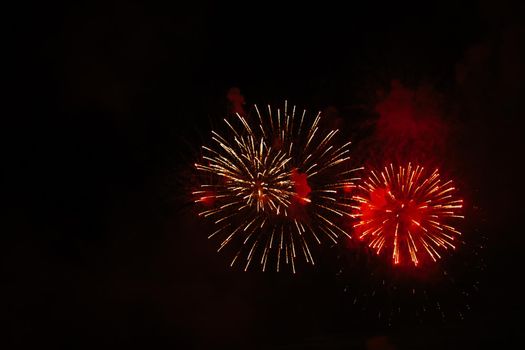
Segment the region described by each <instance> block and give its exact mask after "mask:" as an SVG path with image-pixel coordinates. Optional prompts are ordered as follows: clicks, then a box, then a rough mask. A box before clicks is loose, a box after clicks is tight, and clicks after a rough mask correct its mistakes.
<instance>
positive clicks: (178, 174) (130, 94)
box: [0, 1, 525, 349]
mask: <svg viewBox="0 0 525 350" xmlns="http://www.w3.org/2000/svg"><path fill="white" fill-rule="evenodd" d="M517 3H519V2H516V3H512V2H508V1H478V2H476V1H474V2H459V1H436V2H426V1H408V2H404V1H400V2H397V1H396V2H393V1H388V2H355V3H353V2H348V3H345V4H344V5H342V4H331V3H328V2H312V4H310V5H308V4H304V3H303V4H300V5H296V6H293V7H292V6H284V5H283V4H280V3H277V4H270V3H267V2H261V3H249V2H241V3H232V2H227V3H226V2H223V3H218V2H217V3H214V2H201V1H192V2H190V3H189V4H185V5H182V4H179V2H178V1H166V2H158V3H155V4H153V2H148V1H143V2H141V1H87V2H76V1H75V2H71V3H69V4H50V3H48V2H39V3H38V4H36V5H34V6H29V5H27V7H19V8H17V9H13V10H12V12H11V13H7V14H8V15H9V16H11V17H12V19H13V21H12V22H13V23H12V24H11V23H10V24H9V28H10V30H9V31H8V36H9V38H8V40H7V42H8V44H9V47H10V46H11V44H12V46H13V50H11V49H10V50H7V51H8V52H6V55H7V56H8V57H9V58H12V60H9V61H10V64H9V66H7V68H8V71H9V72H8V75H7V79H6V80H5V81H6V82H8V83H7V84H6V87H7V89H8V90H9V94H8V95H7V96H8V99H7V100H8V101H7V104H6V109H5V112H4V115H3V121H4V124H3V125H4V126H3V128H2V131H4V133H5V134H4V135H3V136H2V141H4V147H3V153H4V154H5V156H4V157H3V164H4V167H3V168H4V171H3V172H4V173H5V175H6V176H5V179H6V180H7V181H6V183H7V186H6V189H5V191H2V197H3V199H4V203H5V209H4V210H3V216H2V221H3V224H4V225H3V227H5V228H4V229H2V237H3V239H2V241H3V243H2V244H1V248H0V249H1V258H2V262H3V264H2V265H3V271H4V273H3V280H4V282H3V283H2V285H3V288H2V289H3V293H2V294H4V297H3V298H2V299H3V304H4V306H3V307H2V309H1V311H0V314H1V317H2V318H3V319H4V320H5V323H4V326H2V328H3V331H4V332H5V333H6V336H3V337H2V341H7V342H8V343H9V344H10V345H11V344H12V345H15V346H24V345H34V346H35V345H38V346H43V345H44V344H54V345H57V346H59V347H60V346H68V347H70V348H78V347H82V346H86V347H92V346H104V345H115V346H130V345H131V346H133V345H136V346H140V347H143V348H144V347H148V348H149V347H154V348H155V347H158V346H159V345H164V344H167V345H171V346H179V348H187V349H191V348H195V349H201V348H203V349H215V348H236V347H239V348H245V349H248V348H263V349H273V348H278V349H302V348H309V349H343V348H344V349H353V348H357V349H366V348H367V345H366V344H368V348H374V349H383V348H385V349H386V348H388V347H387V346H382V344H381V342H382V341H385V340H384V339H388V340H387V341H388V342H389V343H390V344H391V345H392V346H393V347H394V348H396V349H422V348H430V349H434V348H436V349H437V348H443V347H445V348H454V349H456V348H457V349H459V348H461V349H470V348H479V347H481V345H482V344H491V345H492V346H493V347H501V344H503V343H504V342H510V341H511V340H514V339H515V340H517V341H520V342H523V338H522V336H519V337H518V335H519V333H520V332H522V331H523V329H522V328H523V327H522V324H521V323H522V322H521V320H522V317H523V311H524V310H523V299H522V295H523V294H522V287H521V281H520V278H521V276H522V275H523V272H522V269H521V267H522V259H523V254H521V251H522V247H523V244H524V240H523V234H522V233H523V228H522V226H520V225H522V224H523V223H522V218H523V201H522V200H521V198H522V197H521V194H522V192H523V189H522V188H523V186H522V181H521V180H520V177H521V173H520V169H519V168H520V166H521V164H520V162H521V160H522V159H521V158H522V157H521V155H520V154H521V151H522V149H523V142H522V139H523V136H522V132H521V130H522V128H521V125H522V118H523V114H524V108H523V91H524V89H523V88H524V85H523V81H525V76H524V68H523V62H524V61H525V57H524V54H523V52H524V48H525V47H524V46H525V44H524V43H525V29H524V25H523V23H522V22H523V21H522V16H521V14H522V13H523V6H519V5H517ZM11 78H12V79H11ZM393 80H397V81H400V82H401V83H402V84H403V85H404V86H406V87H407V88H409V89H417V88H418V87H420V86H422V85H425V86H430V87H432V89H433V91H436V93H437V94H439V96H441V99H442V101H444V102H443V104H444V105H445V106H446V108H444V110H446V111H447V115H446V117H445V120H446V123H447V124H449V125H452V126H453V130H454V134H453V137H452V138H451V144H450V145H449V146H447V147H448V148H447V150H448V151H450V152H449V153H447V156H446V157H445V158H446V159H445V161H444V162H445V163H447V162H448V164H450V165H453V166H454V167H456V169H457V171H456V173H458V174H459V177H460V183H464V184H466V185H465V186H464V187H465V188H467V189H468V192H469V196H470V198H472V201H473V202H475V203H476V206H477V207H478V208H480V209H479V214H478V215H476V218H475V220H474V219H473V220H474V221H473V222H472V221H471V222H469V227H476V229H477V230H479V231H480V232H482V234H483V235H484V236H486V237H487V249H486V251H485V252H484V253H483V254H484V256H485V260H486V263H487V269H485V270H484V271H483V272H482V273H481V275H480V276H479V278H480V280H481V282H482V283H481V290H480V292H479V294H478V295H477V296H476V297H475V300H474V301H473V305H474V306H473V310H472V312H471V314H469V315H467V317H466V319H465V320H464V321H462V322H452V323H448V322H438V321H435V320H434V321H432V320H429V321H425V322H424V323H423V324H421V325H419V326H417V327H416V326H414V325H410V324H403V323H400V324H397V325H394V326H392V327H387V326H385V325H381V324H380V323H379V322H371V321H370V320H369V319H368V318H366V319H365V318H361V317H362V315H360V314H355V313H352V312H350V311H349V310H348V309H347V308H346V307H344V305H346V304H347V302H346V301H345V294H344V293H343V292H342V291H341V290H342V286H341V282H340V281H338V279H337V278H336V276H335V273H334V271H335V270H332V269H331V268H328V267H327V268H320V269H318V270H313V271H306V272H303V273H300V274H298V275H297V276H292V275H289V274H287V273H282V274H275V273H267V274H262V273H259V272H256V271H253V272H250V273H241V272H239V271H237V270H232V269H230V268H229V267H228V260H227V257H224V256H222V255H218V254H215V251H214V249H215V245H214V243H216V242H210V241H208V240H207V239H206V230H207V226H206V223H204V222H201V221H199V220H198V219H197V218H196V217H195V215H194V214H195V208H194V207H193V206H192V205H191V204H190V203H189V200H190V198H189V196H188V190H189V188H190V187H191V170H190V169H191V164H192V163H193V162H194V161H195V158H196V157H197V156H198V152H197V150H198V147H199V146H200V144H201V142H203V141H206V140H207V137H208V135H209V132H210V129H211V126H212V125H215V124H216V123H217V122H218V121H219V120H220V119H221V118H222V116H223V115H224V114H225V113H227V111H228V109H227V106H228V104H227V99H226V94H227V91H228V89H229V88H231V87H239V88H240V89H241V93H242V94H243V95H244V97H245V99H246V101H247V103H249V104H251V103H261V104H265V103H281V102H282V101H283V100H284V99H288V100H290V101H293V103H296V104H298V105H300V106H304V107H306V108H309V109H320V110H327V109H328V110H331V111H335V112H334V113H335V114H336V115H337V116H338V118H340V119H341V120H342V121H343V125H344V126H343V130H345V131H346V132H348V133H349V135H351V136H352V137H355V138H357V139H359V137H360V130H362V128H363V125H368V124H367V122H369V121H370V120H374V112H373V111H374V105H375V104H376V103H377V102H378V98H379V97H378V96H380V92H381V91H388V89H389V87H390V85H391V82H392V81H393ZM7 107H9V108H7ZM445 302H446V300H445ZM4 332H3V333H4ZM374 337H375V339H376V340H370V339H372V338H374ZM377 337H386V338H377ZM374 342H375V343H374ZM374 344H375V345H374ZM383 345H384V344H383ZM6 348H9V347H6Z"/></svg>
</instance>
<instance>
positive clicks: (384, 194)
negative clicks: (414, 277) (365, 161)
mask: <svg viewBox="0 0 525 350" xmlns="http://www.w3.org/2000/svg"><path fill="white" fill-rule="evenodd" d="M426 174H428V172H426V171H425V169H424V168H423V167H421V166H419V165H417V166H415V167H414V166H413V165H411V164H410V163H408V165H407V166H399V167H397V168H395V167H394V166H393V165H392V164H390V166H386V167H385V168H384V169H383V171H381V172H380V173H378V172H376V171H374V170H371V171H370V172H369V176H368V177H366V178H365V179H364V180H363V182H362V184H359V185H358V190H359V191H361V192H362V193H360V194H358V195H355V196H354V197H353V198H354V200H356V201H358V202H359V203H360V205H358V206H355V207H354V209H355V211H354V214H353V216H354V217H356V218H358V220H359V221H358V222H357V223H356V224H355V225H354V230H355V234H356V235H357V237H358V238H359V239H360V240H363V241H366V242H367V243H368V246H369V247H370V248H372V249H373V250H375V251H376V253H377V254H380V253H381V252H387V253H388V254H389V255H390V256H391V257H392V262H393V263H394V264H395V265H397V264H400V263H402V262H403V261H408V260H409V261H411V262H412V264H413V265H414V266H420V265H421V262H422V261H423V260H428V258H430V259H431V260H432V261H434V262H435V261H437V259H440V258H441V255H440V250H443V249H445V250H446V249H455V247H456V243H455V241H456V240H457V237H458V236H460V235H461V233H460V232H459V231H458V230H457V229H456V228H454V227H453V226H451V225H450V224H449V221H451V220H454V219H457V218H463V216H461V215H458V214H459V211H460V210H461V208H462V207H463V200H461V199H458V198H457V197H456V189H455V187H454V186H453V183H452V181H447V182H444V181H442V180H441V179H440V175H439V172H438V170H437V169H436V170H434V171H433V172H432V173H431V174H430V175H428V176H427V175H426Z"/></svg>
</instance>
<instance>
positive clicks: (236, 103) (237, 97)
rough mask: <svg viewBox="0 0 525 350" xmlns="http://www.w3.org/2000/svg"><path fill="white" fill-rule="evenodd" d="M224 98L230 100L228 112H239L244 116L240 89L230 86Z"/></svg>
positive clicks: (243, 102)
mask: <svg viewBox="0 0 525 350" xmlns="http://www.w3.org/2000/svg"><path fill="white" fill-rule="evenodd" d="M226 98H227V99H228V101H229V102H230V106H229V112H230V113H232V114H236V113H239V115H241V116H245V115H246V112H245V111H244V107H243V106H244V104H245V103H246V102H245V101H244V96H243V95H241V90H240V89H239V88H236V87H232V88H230V89H229V90H228V94H227V95H226Z"/></svg>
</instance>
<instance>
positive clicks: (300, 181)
mask: <svg viewBox="0 0 525 350" xmlns="http://www.w3.org/2000/svg"><path fill="white" fill-rule="evenodd" d="M292 181H293V184H294V190H295V193H296V196H297V199H298V201H299V203H302V204H306V203H308V195H309V194H310V192H312V188H311V187H310V185H308V181H307V179H306V174H303V173H301V172H299V171H297V169H293V170H292Z"/></svg>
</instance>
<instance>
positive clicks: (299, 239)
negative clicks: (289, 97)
mask: <svg viewBox="0 0 525 350" xmlns="http://www.w3.org/2000/svg"><path fill="white" fill-rule="evenodd" d="M254 110H255V113H252V115H248V116H242V115H240V114H237V115H236V119H234V120H227V119H224V122H225V123H226V125H227V133H225V134H223V135H221V134H219V133H218V132H215V131H212V140H213V142H214V143H213V145H212V146H210V147H208V146H203V148H202V149H203V156H202V160H201V162H200V163H196V164H195V167H196V169H197V170H198V172H199V173H200V174H201V176H203V177H202V183H201V185H200V188H199V189H198V190H197V191H194V192H193V194H194V195H195V196H196V197H197V199H196V200H195V201H196V202H200V203H203V204H204V205H207V206H208V208H206V210H204V211H202V212H200V213H199V215H200V216H203V217H206V218H210V219H212V220H213V222H214V223H215V224H216V225H217V227H218V228H217V229H216V230H215V232H213V233H212V234H211V235H210V236H209V238H211V237H214V236H222V237H223V238H222V241H221V244H220V246H219V249H218V250H219V251H220V250H222V249H223V248H224V247H226V246H229V245H233V246H235V247H236V249H237V253H235V256H234V258H233V260H232V262H231V265H232V266H233V265H234V264H235V263H236V262H237V261H240V260H242V259H243V258H242V257H245V262H244V270H245V271H246V270H247V269H248V267H249V266H250V264H251V263H252V262H253V261H254V260H256V261H258V263H259V264H260V265H261V267H262V270H263V271H264V270H265V269H266V268H267V264H268V261H269V260H270V259H272V258H273V259H274V261H275V267H276V270H277V271H279V269H280V266H281V265H282V264H283V262H284V263H286V264H290V265H291V268H292V271H293V272H295V271H296V266H295V259H296V257H297V256H299V255H302V256H303V257H304V259H305V260H306V262H308V263H310V264H312V265H313V264H314V259H313V256H312V250H311V248H310V245H311V243H313V242H316V243H321V239H323V238H328V239H330V240H332V241H333V242H334V243H335V242H337V239H338V237H340V236H341V235H342V234H344V235H347V233H346V232H345V230H343V229H342V228H341V227H340V226H339V224H338V223H339V222H342V220H341V219H342V217H344V216H349V215H350V209H351V205H350V203H349V201H350V198H349V196H345V191H344V190H345V189H348V188H349V187H350V188H351V187H354V180H356V178H352V173H353V172H354V171H356V170H358V169H350V168H349V167H348V160H349V159H350V157H349V150H348V148H349V146H350V142H348V143H345V144H343V145H342V146H336V145H335V139H336V135H337V133H338V131H337V130H328V131H323V130H322V128H321V127H320V121H321V113H320V112H319V113H318V114H317V115H316V116H315V118H314V120H313V122H311V123H309V122H308V120H309V118H308V117H307V116H306V111H302V113H299V114H296V108H295V106H293V107H292V108H291V110H289V108H288V105H287V103H286V102H285V105H284V109H282V110H281V109H277V110H272V108H271V107H270V106H268V107H267V109H266V111H264V113H263V112H261V111H260V110H259V108H258V107H257V106H256V105H255V106H254ZM254 114H255V115H254ZM234 242H235V243H234ZM256 257H257V258H256Z"/></svg>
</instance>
